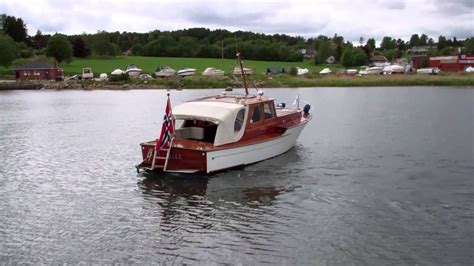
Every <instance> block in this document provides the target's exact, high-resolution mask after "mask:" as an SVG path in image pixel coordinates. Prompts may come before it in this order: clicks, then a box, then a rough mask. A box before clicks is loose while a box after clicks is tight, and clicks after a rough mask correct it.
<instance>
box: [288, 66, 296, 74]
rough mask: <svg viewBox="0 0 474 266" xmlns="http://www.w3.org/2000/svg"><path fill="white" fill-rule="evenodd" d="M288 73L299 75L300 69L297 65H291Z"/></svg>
mask: <svg viewBox="0 0 474 266" xmlns="http://www.w3.org/2000/svg"><path fill="white" fill-rule="evenodd" d="M288 73H289V74H290V75H291V76H296V75H298V69H297V68H296V67H290V71H288Z"/></svg>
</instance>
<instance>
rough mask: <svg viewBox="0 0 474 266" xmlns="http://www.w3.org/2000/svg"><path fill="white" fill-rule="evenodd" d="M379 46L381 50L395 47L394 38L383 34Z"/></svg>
mask: <svg viewBox="0 0 474 266" xmlns="http://www.w3.org/2000/svg"><path fill="white" fill-rule="evenodd" d="M380 48H382V50H384V51H385V50H391V49H395V48H396V40H394V39H392V37H389V36H385V37H383V39H382V43H381V44H380Z"/></svg>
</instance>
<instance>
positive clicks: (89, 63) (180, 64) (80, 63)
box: [0, 56, 340, 75]
mask: <svg viewBox="0 0 474 266" xmlns="http://www.w3.org/2000/svg"><path fill="white" fill-rule="evenodd" d="M128 64H136V65H137V66H138V67H139V68H141V69H143V71H144V72H148V73H151V72H154V71H155V69H156V68H157V67H158V66H170V67H172V68H174V69H176V70H179V69H182V68H185V67H191V68H195V69H197V71H198V73H200V72H202V71H204V69H206V68H207V67H216V68H219V69H222V70H224V71H225V72H226V73H230V72H231V71H232V69H233V68H234V67H235V66H237V60H235V59H215V58H183V57H144V56H118V57H110V58H107V57H93V56H91V57H89V58H85V59H82V58H74V60H73V61H72V62H71V63H69V64H66V63H63V64H61V67H62V68H63V70H64V72H65V73H66V74H67V75H72V74H79V73H82V68H84V67H91V68H92V71H93V72H94V74H95V75H98V74H99V73H110V72H112V71H113V70H114V69H117V68H120V69H122V70H124V69H125V67H126V66H127V65H128ZM244 65H245V67H251V68H255V69H256V71H257V73H261V72H265V71H266V69H267V67H292V66H294V67H302V68H308V69H309V70H310V71H311V72H319V71H321V69H323V68H324V67H326V66H323V65H320V66H319V65H318V66H315V65H314V64H311V63H310V62H309V61H305V62H275V61H254V60H245V61H244ZM329 67H330V68H331V69H333V70H336V69H338V68H340V66H339V65H333V66H329ZM10 69H13V67H10ZM10 69H5V68H1V67H0V73H5V72H8V71H9V70H10Z"/></svg>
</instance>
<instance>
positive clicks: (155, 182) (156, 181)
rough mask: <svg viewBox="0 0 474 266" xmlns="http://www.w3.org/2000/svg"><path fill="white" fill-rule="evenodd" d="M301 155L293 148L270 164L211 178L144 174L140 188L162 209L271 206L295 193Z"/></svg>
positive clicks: (190, 175)
mask: <svg viewBox="0 0 474 266" xmlns="http://www.w3.org/2000/svg"><path fill="white" fill-rule="evenodd" d="M301 152H302V151H301V148H293V149H291V150H290V151H288V152H287V153H285V154H283V155H281V156H278V157H275V158H273V159H271V160H267V161H263V162H260V163H256V164H254V165H250V166H247V167H245V168H240V169H239V168H237V169H235V168H234V169H232V170H228V171H224V172H220V173H217V174H215V175H212V176H205V175H196V174H185V175H183V174H170V173H152V172H150V173H147V172H142V173H140V174H139V178H140V179H141V180H140V181H139V183H138V184H139V186H140V187H141V188H142V190H143V193H144V194H145V195H152V196H155V197H158V198H159V199H161V200H160V201H159V203H160V205H162V204H163V203H164V202H168V203H171V202H175V201H183V200H185V201H187V204H189V205H196V204H218V203H219V202H220V203H222V202H228V203H229V202H230V203H234V204H238V205H246V206H260V205H270V204H272V202H273V201H275V199H276V198H277V196H278V195H279V194H280V193H282V192H284V191H290V190H292V186H291V184H290V183H291V180H293V179H292V178H291V177H292V175H297V174H298V166H299V165H300V163H301V161H302V159H301V156H300V154H299V153H301ZM270 173H272V174H270ZM275 173H277V174H278V175H275ZM181 204H183V202H181Z"/></svg>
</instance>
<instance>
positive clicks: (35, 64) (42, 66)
mask: <svg viewBox="0 0 474 266" xmlns="http://www.w3.org/2000/svg"><path fill="white" fill-rule="evenodd" d="M58 68H59V66H55V65H52V64H50V63H48V62H42V61H35V62H29V63H26V64H24V65H20V66H17V67H16V68H15V70H20V69H58Z"/></svg>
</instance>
